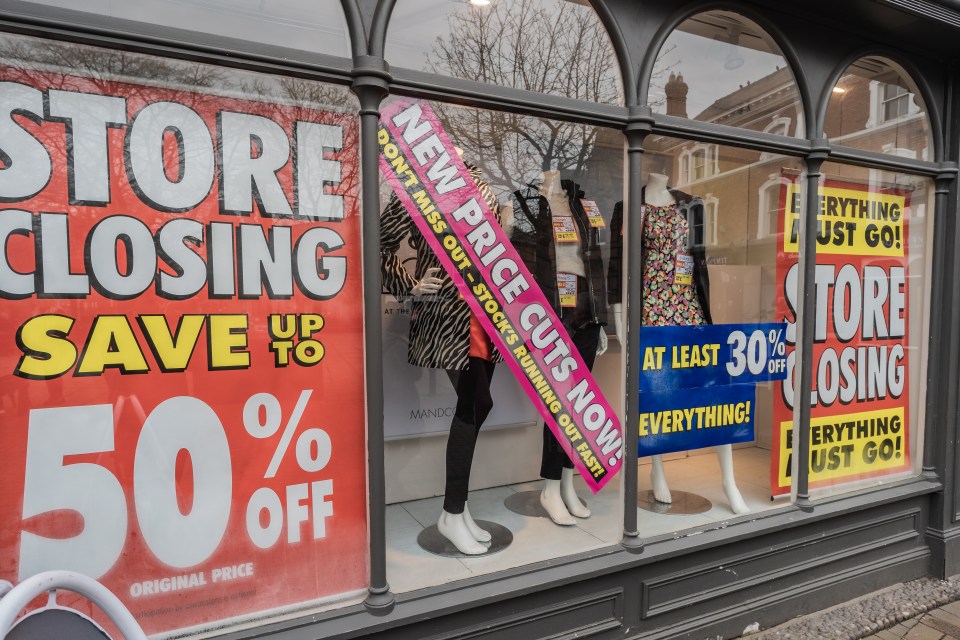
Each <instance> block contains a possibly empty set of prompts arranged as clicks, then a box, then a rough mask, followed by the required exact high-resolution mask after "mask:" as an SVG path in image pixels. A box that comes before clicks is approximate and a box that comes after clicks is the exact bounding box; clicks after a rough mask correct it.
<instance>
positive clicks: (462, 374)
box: [381, 101, 624, 592]
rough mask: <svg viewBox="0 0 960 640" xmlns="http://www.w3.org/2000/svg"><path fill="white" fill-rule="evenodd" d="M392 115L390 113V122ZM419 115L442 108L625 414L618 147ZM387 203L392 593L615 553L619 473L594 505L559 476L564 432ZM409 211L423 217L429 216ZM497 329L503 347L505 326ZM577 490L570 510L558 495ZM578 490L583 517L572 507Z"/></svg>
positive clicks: (577, 477)
mask: <svg viewBox="0 0 960 640" xmlns="http://www.w3.org/2000/svg"><path fill="white" fill-rule="evenodd" d="M395 104H399V102H397V101H391V102H388V104H387V105H386V106H385V112H388V111H386V110H389V109H391V108H392V107H393V106H394V105H395ZM420 104H422V105H423V107H424V108H430V109H432V111H433V112H434V113H435V114H436V115H437V117H438V120H439V122H440V124H441V125H442V127H443V129H444V130H445V132H446V133H447V135H448V136H449V137H450V140H451V142H452V143H453V145H455V146H456V147H457V148H459V149H460V150H462V158H463V161H464V162H465V163H466V168H467V170H468V171H469V179H470V180H472V181H474V183H475V184H476V185H477V186H478V187H479V189H480V193H481V195H482V197H483V198H484V199H485V201H486V204H487V206H488V207H489V210H490V215H492V216H495V217H498V218H499V220H500V224H501V227H502V228H503V230H504V232H505V233H506V234H507V235H508V236H509V239H510V242H511V243H512V246H513V248H514V249H515V250H516V252H517V254H518V255H519V258H520V261H521V262H523V263H524V265H525V266H526V267H527V268H528V269H529V271H530V272H531V274H532V276H531V277H532V278H533V283H534V284H535V286H536V287H537V289H538V290H539V291H542V292H543V294H544V296H545V299H546V303H545V304H547V305H549V306H550V307H551V308H553V309H554V311H555V313H556V314H557V315H558V316H559V317H560V318H561V319H562V321H563V322H564V323H566V324H565V326H566V327H567V329H566V332H567V335H569V336H570V338H569V339H570V340H572V344H573V345H574V347H571V348H576V349H577V351H578V352H579V353H580V354H581V356H582V357H583V359H584V363H585V366H587V367H589V366H590V363H591V362H592V363H593V364H592V372H593V373H592V375H593V378H594V379H595V380H596V381H597V384H598V385H599V388H600V390H601V391H602V393H603V394H604V395H605V396H606V398H607V401H609V402H611V403H613V404H612V405H611V406H613V407H616V411H620V406H621V403H622V400H621V398H622V397H623V391H622V381H621V377H620V367H621V357H622V354H621V353H620V351H619V350H618V349H617V348H616V347H615V346H613V348H610V349H608V350H607V351H605V352H602V349H601V348H600V347H599V345H600V344H603V343H608V344H611V345H615V343H616V336H615V332H614V326H615V325H616V323H615V320H614V310H613V309H612V308H610V305H609V304H608V300H609V299H610V298H609V295H612V289H613V288H615V289H616V295H619V294H620V291H619V275H620V272H619V271H616V283H615V286H614V285H613V284H611V283H610V282H609V281H608V272H607V269H606V265H607V264H608V263H609V262H610V260H611V250H612V249H611V246H610V239H611V238H616V239H617V240H618V241H620V240H621V235H620V234H621V227H622V222H623V216H622V211H623V204H622V203H623V197H624V194H623V184H622V175H623V157H624V153H623V136H622V134H621V133H620V132H619V131H617V130H614V129H605V128H600V127H594V126H589V125H584V124H578V123H573V122H560V121H555V120H547V119H543V118H538V117H534V116H528V115H518V114H513V113H503V112H497V111H490V110H484V109H474V108H466V107H460V106H456V105H451V104H441V103H420ZM388 119H389V118H388ZM382 201H383V203H384V208H383V211H382V214H381V230H382V234H383V235H382V237H381V243H382V245H381V246H382V261H383V262H382V265H383V272H382V277H383V293H382V298H381V301H382V302H381V303H382V308H383V313H384V316H383V318H384V322H383V351H384V379H383V384H384V402H385V424H384V428H385V437H386V443H385V457H384V462H385V467H386V477H387V568H388V580H389V583H390V585H391V589H392V590H393V591H395V592H407V591H411V590H414V589H419V588H423V587H428V586H433V585H437V584H440V583H444V582H450V581H454V580H458V579H462V578H465V577H468V576H472V575H476V574H478V573H489V572H494V571H499V570H503V569H508V568H515V567H517V566H520V565H524V564H529V563H535V562H542V561H548V560H553V559H556V558H558V557H561V556H565V555H569V554H573V553H579V552H584V551H588V550H590V549H596V548H599V547H604V546H609V545H612V544H616V543H618V542H619V540H620V539H621V536H622V528H621V520H622V504H623V503H622V494H621V491H620V488H619V482H620V480H619V478H620V476H617V477H615V478H613V480H611V481H610V482H609V483H608V484H606V485H605V486H604V487H603V488H602V489H601V490H600V491H599V493H597V494H593V493H592V491H591V490H590V489H589V488H588V484H587V482H586V480H584V475H583V472H582V471H580V470H578V469H579V467H578V468H577V469H568V470H564V469H567V466H568V465H572V464H573V463H572V462H571V463H566V462H564V460H567V456H566V454H565V453H563V450H562V449H560V445H559V444H558V441H557V439H556V437H555V435H554V433H553V432H552V431H545V430H544V429H545V427H544V421H543V417H542V414H541V413H540V412H539V411H538V409H537V406H538V405H537V404H535V403H537V402H540V401H541V400H542V398H541V397H540V396H537V395H536V393H535V394H534V396H533V397H532V396H531V395H530V392H529V391H525V389H526V387H524V386H522V385H521V382H520V381H519V379H518V378H517V375H516V374H515V372H514V370H513V369H511V367H510V366H509V365H508V364H507V363H506V362H503V361H502V360H501V357H500V355H496V354H494V353H492V352H490V351H488V350H487V344H486V339H485V338H484V337H483V334H479V335H478V334H476V332H474V333H471V322H472V321H471V317H470V312H469V307H468V304H467V302H466V301H465V299H464V298H462V297H460V295H459V294H458V290H457V288H456V286H457V284H456V283H457V280H456V279H455V278H457V277H461V278H462V276H457V274H452V275H451V274H450V273H448V272H447V271H445V270H444V269H442V268H440V263H439V262H438V260H437V258H436V257H434V256H435V254H434V253H433V251H432V249H431V248H430V246H429V244H428V242H427V240H426V239H425V237H424V235H423V234H422V233H421V232H420V231H419V228H418V227H416V226H415V219H414V217H413V216H411V213H410V212H409V211H408V210H407V209H406V208H405V206H404V204H403V203H402V202H401V201H400V200H399V199H398V198H397V197H396V196H395V195H394V191H393V189H392V188H391V187H390V186H389V185H388V184H387V182H386V181H384V185H383V198H382ZM591 211H592V212H593V213H592V215H591V214H590V213H588V212H591ZM414 213H415V214H416V216H417V217H421V216H420V213H419V210H417V211H415V212H414ZM554 221H559V223H562V224H567V225H568V227H564V228H567V231H563V232H558V231H555V226H554ZM558 234H559V235H558ZM620 247H621V249H622V244H621V245H620ZM482 260H483V258H480V262H482ZM475 262H477V263H478V264H480V262H478V261H475ZM490 264H491V265H493V264H494V263H493V262H491V263H490ZM501 272H502V270H501ZM558 274H560V275H558ZM561 275H562V276H563V277H562V278H561V277H560V276H561ZM471 277H473V276H471ZM501 288H506V287H501ZM498 295H499V294H498ZM524 304H527V303H524ZM488 330H489V331H492V333H490V334H489V335H491V336H496V335H500V334H499V333H498V330H497V329H496V328H493V329H488ZM607 334H609V336H608V335H607ZM471 336H472V337H471ZM551 339H558V338H557V336H555V337H554V338H551ZM564 344H569V343H566V342H565V343H564ZM530 349H531V350H533V347H532V346H531V347H530ZM598 350H599V351H601V352H602V354H601V355H597V353H598ZM471 353H474V354H475V355H474V356H472V357H471V355H470V354H471ZM501 353H502V352H501ZM488 354H489V356H488ZM514 355H515V354H514V353H506V354H505V357H509V358H512V357H514ZM488 357H489V358H490V360H488V359H487V358H488ZM531 362H533V361H527V364H526V365H524V366H526V367H530V366H531ZM524 375H526V374H524ZM535 378H536V376H535ZM539 379H540V383H539V384H540V386H539V387H538V389H542V390H544V391H543V393H548V394H549V393H550V389H549V388H548V387H545V386H544V384H548V383H549V384H554V383H552V382H549V381H550V378H544V377H540V378H539ZM558 388H559V387H558ZM537 393H539V392H537ZM488 411H489V413H487V412H488ZM481 427H482V428H481ZM545 446H546V449H545ZM474 447H475V448H474ZM611 451H612V450H611ZM611 455H612V454H611ZM468 488H469V489H470V491H469V493H468V492H467V489H468ZM567 490H569V491H570V492H571V493H570V494H564V495H566V497H565V498H561V496H560V495H559V494H558V493H557V491H567ZM574 492H575V493H576V494H577V495H579V498H580V499H582V500H583V502H584V504H585V505H586V506H585V507H582V506H581V505H580V504H579V503H577V504H574V503H573V502H571V501H570V500H571V499H573V500H575V499H576V498H575V497H574ZM541 496H543V497H544V500H545V502H546V503H547V504H548V505H549V507H550V509H551V512H550V513H551V514H552V517H548V515H547V512H545V511H544V510H543V508H542V506H541ZM558 500H559V502H558ZM552 518H556V521H558V522H562V523H563V525H564V526H560V525H558V524H555V520H554V519H552ZM470 521H478V522H479V523H480V527H481V529H483V528H486V530H487V531H488V532H489V533H491V534H492V535H493V539H492V540H488V541H485V540H483V539H482V538H481V536H482V535H483V534H482V533H478V532H477V531H475V530H474V531H473V532H472V533H471V532H470V531H469V522H470ZM571 525H572V526H571ZM463 527H467V528H466V529H465V528H463ZM504 532H509V533H508V534H507V535H510V536H512V542H510V543H509V545H508V546H507V547H506V548H503V547H502V546H498V545H501V544H502V543H503V541H504V539H505V538H504V537H503V536H502V534H503V533H504ZM438 544H439V545H440V547H439V548H438V546H437V545H438ZM444 549H446V550H447V551H444ZM491 552H493V553H495V555H493V553H491ZM444 554H448V555H449V556H452V557H448V556H445V555H444ZM474 556H476V557H474ZM487 556H489V557H487Z"/></svg>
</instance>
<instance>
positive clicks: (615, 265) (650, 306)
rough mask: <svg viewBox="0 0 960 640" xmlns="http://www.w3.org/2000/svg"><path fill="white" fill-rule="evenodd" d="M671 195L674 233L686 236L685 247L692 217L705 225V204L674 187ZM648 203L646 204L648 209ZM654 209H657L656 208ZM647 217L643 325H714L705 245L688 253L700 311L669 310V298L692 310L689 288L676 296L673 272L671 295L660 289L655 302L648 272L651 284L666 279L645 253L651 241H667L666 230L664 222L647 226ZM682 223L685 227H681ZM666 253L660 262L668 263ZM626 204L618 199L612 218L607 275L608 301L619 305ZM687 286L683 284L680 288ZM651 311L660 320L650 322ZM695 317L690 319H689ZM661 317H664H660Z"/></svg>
mask: <svg viewBox="0 0 960 640" xmlns="http://www.w3.org/2000/svg"><path fill="white" fill-rule="evenodd" d="M670 194H671V195H672V196H673V198H674V201H675V203H676V204H674V205H670V207H672V212H673V215H672V216H671V217H672V218H676V219H677V220H673V222H672V223H671V224H670V226H672V227H673V231H672V233H679V234H680V236H681V237H682V238H683V242H684V246H688V245H689V243H688V242H687V236H688V234H689V226H688V225H689V220H690V219H692V221H693V224H694V225H702V224H703V206H702V205H701V204H700V202H699V200H697V199H694V198H692V197H691V196H690V195H688V194H686V193H684V192H682V191H678V190H675V189H671V190H670ZM644 195H645V189H644V190H641V192H640V197H641V199H643V197H644ZM647 207H648V205H644V209H646V208H647ZM654 209H656V208H655V207H654ZM647 218H648V216H645V215H644V216H643V219H644V230H643V234H642V246H641V248H640V253H641V255H643V256H644V262H643V264H642V265H641V273H642V274H643V280H644V284H643V303H644V305H643V309H644V311H643V324H712V323H713V319H712V318H711V315H710V276H709V274H708V271H707V259H706V251H705V249H704V246H703V245H702V244H697V243H694V244H693V246H692V247H690V249H689V254H690V256H691V257H692V258H693V274H692V278H693V287H692V288H693V298H695V300H696V308H697V309H698V311H697V312H691V315H689V316H688V315H685V314H684V313H680V314H679V317H677V314H672V313H669V310H668V309H667V306H668V304H669V302H670V300H672V301H673V303H674V304H675V306H677V307H678V308H679V309H683V310H689V307H690V304H689V303H690V302H691V298H690V295H689V294H690V292H689V291H679V290H678V291H677V292H676V294H682V295H680V296H679V297H675V296H676V294H675V292H673V282H672V279H673V278H672V274H671V278H670V280H671V281H670V282H669V283H667V284H669V285H670V287H669V290H670V292H669V294H668V293H665V292H664V291H663V290H662V289H658V291H657V300H656V301H654V299H653V293H652V291H651V289H650V287H649V286H648V274H649V276H650V277H649V280H650V282H649V284H651V285H652V284H654V283H656V284H657V285H658V286H659V285H662V284H665V283H666V281H665V279H664V278H658V277H657V275H656V274H653V273H649V271H650V269H651V264H650V263H649V262H648V261H647V260H646V257H645V256H646V254H647V252H648V251H649V249H650V248H651V247H650V244H651V243H656V244H661V243H662V242H664V240H663V239H662V238H660V237H659V234H661V233H663V232H664V231H665V226H666V225H665V224H663V223H661V224H660V225H656V224H653V225H652V226H651V227H650V228H649V229H648V228H647V226H646V220H647ZM678 225H682V226H678ZM673 246H674V249H668V250H669V251H674V250H675V247H676V245H673ZM663 256H664V253H663V251H662V250H661V251H660V252H659V253H658V256H657V257H656V260H657V261H658V262H661V263H662V262H665V259H664V257H663ZM675 266H676V258H674V259H673V261H672V266H671V268H675ZM622 274H623V203H622V202H618V203H617V205H616V206H615V207H614V209H613V216H612V218H611V220H610V260H609V265H608V276H607V284H608V286H609V300H610V304H618V303H621V302H622V301H623V296H624V295H625V294H624V291H623V286H622V280H623V276H622ZM680 288H684V289H686V288H687V287H684V286H683V285H681V286H680V287H678V289H680ZM661 293H663V294H664V298H665V299H664V300H663V301H662V302H661V300H660V294H661ZM648 310H649V311H650V312H653V313H655V314H656V316H657V318H658V321H657V322H648V318H649V317H650V316H649V315H648ZM671 317H672V318H674V319H675V320H674V321H664V320H665V319H666V318H671ZM688 317H689V318H690V319H692V320H693V321H690V320H689V319H687V318H688ZM661 318H662V319H661Z"/></svg>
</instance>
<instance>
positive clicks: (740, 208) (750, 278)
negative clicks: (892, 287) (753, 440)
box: [648, 60, 932, 448]
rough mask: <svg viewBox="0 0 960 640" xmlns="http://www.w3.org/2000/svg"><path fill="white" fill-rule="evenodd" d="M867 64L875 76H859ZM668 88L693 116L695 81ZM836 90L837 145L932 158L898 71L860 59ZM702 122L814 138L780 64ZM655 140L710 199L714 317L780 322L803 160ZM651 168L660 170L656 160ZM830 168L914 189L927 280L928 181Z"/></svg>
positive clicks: (916, 246) (914, 255) (685, 184)
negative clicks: (786, 222)
mask: <svg viewBox="0 0 960 640" xmlns="http://www.w3.org/2000/svg"><path fill="white" fill-rule="evenodd" d="M867 66H869V67H870V73H871V75H872V77H873V78H875V79H872V80H871V79H869V78H867V77H864V76H863V75H860V73H863V72H864V70H865V69H866V67H867ZM887 69H889V67H887ZM891 73H892V72H891ZM664 88H665V93H666V95H667V103H666V104H667V113H668V115H675V116H679V117H686V116H687V114H686V96H687V94H688V92H690V91H693V90H695V88H694V87H688V86H687V85H686V83H685V82H684V80H683V77H682V75H673V74H671V76H670V79H669V80H668V82H667V83H666V85H665V87H664ZM837 89H838V90H837V91H835V92H834V93H833V94H832V96H831V101H830V104H829V108H828V112H827V116H826V127H825V135H826V136H828V137H829V138H830V140H831V141H832V142H835V143H840V144H844V145H846V146H850V147H855V148H859V149H863V150H868V151H872V152H876V153H886V154H895V155H898V156H902V157H908V158H916V159H926V158H927V154H928V149H929V137H928V132H927V128H926V122H927V119H926V114H925V113H923V111H922V110H921V108H920V107H919V106H918V105H917V104H916V102H915V101H914V98H913V95H912V94H910V93H909V92H907V91H906V90H904V89H903V88H902V87H901V86H900V84H898V83H897V77H896V75H895V74H894V75H893V77H891V75H890V74H880V72H879V66H878V65H877V64H875V63H874V62H873V61H870V60H866V61H862V62H861V63H858V67H857V74H854V73H849V74H847V75H845V76H843V77H842V78H841V79H840V81H839V82H838V84H837ZM841 90H842V91H841ZM694 119H695V120H700V121H707V122H711V123H715V124H723V125H727V126H733V127H739V128H743V129H749V130H753V131H763V132H767V133H774V134H779V135H784V136H790V137H805V136H806V135H807V133H806V132H804V130H803V127H804V122H803V115H802V108H801V106H800V97H799V93H798V91H797V90H796V86H795V84H794V81H793V76H792V75H791V73H790V72H789V70H787V69H778V70H776V71H774V72H773V73H771V74H769V75H767V76H765V77H763V78H761V79H760V80H757V81H756V82H751V83H748V84H746V85H743V86H740V87H738V88H737V90H736V91H734V92H732V93H730V94H728V95H726V96H723V97H721V98H719V99H718V100H716V101H714V102H713V103H712V104H711V105H710V106H708V107H707V108H706V109H704V110H703V111H702V112H701V113H700V114H698V115H695V116H694ZM648 142H649V143H650V147H651V149H650V151H651V152H652V153H654V154H656V153H659V154H662V155H663V156H665V158H666V160H667V161H668V162H667V167H669V169H667V170H668V171H670V172H671V176H672V178H673V183H674V186H676V187H677V188H678V189H680V190H682V191H684V192H686V193H689V194H691V195H693V196H696V197H698V198H700V199H701V200H702V201H703V206H704V217H703V218H704V221H705V224H704V228H703V229H698V230H696V232H695V234H694V235H695V237H696V238H697V240H698V241H702V242H703V244H705V245H706V254H707V260H708V262H709V263H710V265H711V266H710V279H711V289H712V291H713V293H714V294H715V295H711V308H712V310H713V315H714V319H715V321H718V322H769V321H779V320H781V318H778V317H777V313H776V307H777V305H776V300H777V298H778V296H781V295H782V291H780V286H781V285H780V284H779V283H778V279H777V278H778V274H777V249H778V247H779V246H780V243H781V242H782V235H781V229H780V225H781V224H782V220H783V218H782V217H781V212H782V208H783V203H782V202H781V199H782V197H783V195H784V191H785V190H784V186H785V184H786V183H788V182H790V181H795V180H798V179H799V178H800V175H801V170H802V168H803V162H802V160H801V159H799V158H793V157H787V156H782V155H778V154H775V153H769V152H759V151H753V150H750V149H745V148H736V147H728V146H720V145H717V144H712V143H704V142H696V141H690V140H680V139H676V138H667V137H653V138H652V139H650V140H649V141H648ZM649 167H650V170H651V171H655V170H656V163H650V164H649ZM823 173H824V176H825V177H826V178H828V179H829V178H833V179H838V178H839V179H843V180H846V181H850V182H854V183H858V184H862V185H869V186H870V188H871V189H883V188H886V187H890V186H893V183H896V186H898V187H900V188H904V187H906V188H907V189H911V190H912V194H911V226H910V238H909V243H910V246H911V253H910V255H911V265H912V267H914V268H912V269H911V276H913V277H914V278H920V277H922V273H923V267H922V264H921V263H922V260H923V257H924V252H923V251H922V248H923V246H924V243H925V240H924V238H925V237H926V225H925V224H924V223H925V222H926V215H925V214H926V208H927V206H926V203H927V201H929V199H930V198H931V197H932V195H931V194H930V192H929V181H926V180H923V179H917V178H912V177H907V176H901V175H897V174H893V173H890V172H881V171H877V170H871V169H866V168H862V167H854V166H849V165H840V164H838V163H826V164H825V165H824V167H823ZM915 285H919V282H917V283H915ZM922 291H923V287H922V286H911V289H910V292H911V298H915V297H916V296H920V295H921V292H922ZM911 304H912V305H916V306H915V307H914V308H918V309H919V308H921V306H922V305H921V300H920V299H919V298H916V299H914V300H912V301H911ZM912 357H916V354H912ZM916 369H917V370H919V369H920V367H919V366H918V367H916ZM916 382H918V381H913V382H911V384H915V383H916ZM771 402H772V396H771V395H770V394H769V393H760V394H758V414H757V415H758V422H757V424H758V425H769V424H772V413H771V408H772V403H771ZM770 434H771V431H770V430H769V429H767V428H765V427H762V428H759V429H757V444H758V445H759V446H760V447H762V448H769V447H770V446H771V442H770V440H769V438H770Z"/></svg>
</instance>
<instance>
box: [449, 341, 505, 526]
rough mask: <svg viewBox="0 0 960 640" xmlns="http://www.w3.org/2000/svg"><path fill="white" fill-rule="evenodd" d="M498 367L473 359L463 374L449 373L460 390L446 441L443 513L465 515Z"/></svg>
mask: <svg viewBox="0 0 960 640" xmlns="http://www.w3.org/2000/svg"><path fill="white" fill-rule="evenodd" d="M495 366H496V365H494V364H493V363H492V362H490V361H488V360H484V359H483V358H476V357H472V356H471V357H470V361H469V363H468V364H467V368H466V369H464V370H463V371H449V370H448V371H447V375H448V376H450V382H452V383H453V386H454V387H455V388H456V390H457V411H456V413H455V414H454V416H453V422H452V423H451V424H450V437H449V438H448V439H447V485H446V489H445V490H444V498H443V510H444V511H446V512H447V513H463V508H464V505H465V504H466V502H467V485H468V484H469V483H470V467H471V466H472V465H473V451H474V449H476V446H477V435H478V434H479V433H480V427H481V426H483V422H484V420H486V419H487V416H488V415H489V414H490V410H491V409H493V398H492V397H491V396H490V381H491V379H492V378H493V369H494V367H495Z"/></svg>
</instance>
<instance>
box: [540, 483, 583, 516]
mask: <svg viewBox="0 0 960 640" xmlns="http://www.w3.org/2000/svg"><path fill="white" fill-rule="evenodd" d="M540 506H542V507H543V508H544V510H545V511H546V512H547V515H548V516H550V519H551V520H553V522H554V523H555V524H559V525H560V526H563V527H569V526H572V525H575V524H577V519H576V518H574V517H573V516H572V515H570V512H569V511H567V505H565V504H564V503H563V496H561V495H560V481H559V480H544V481H543V490H542V491H541V492H540Z"/></svg>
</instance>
